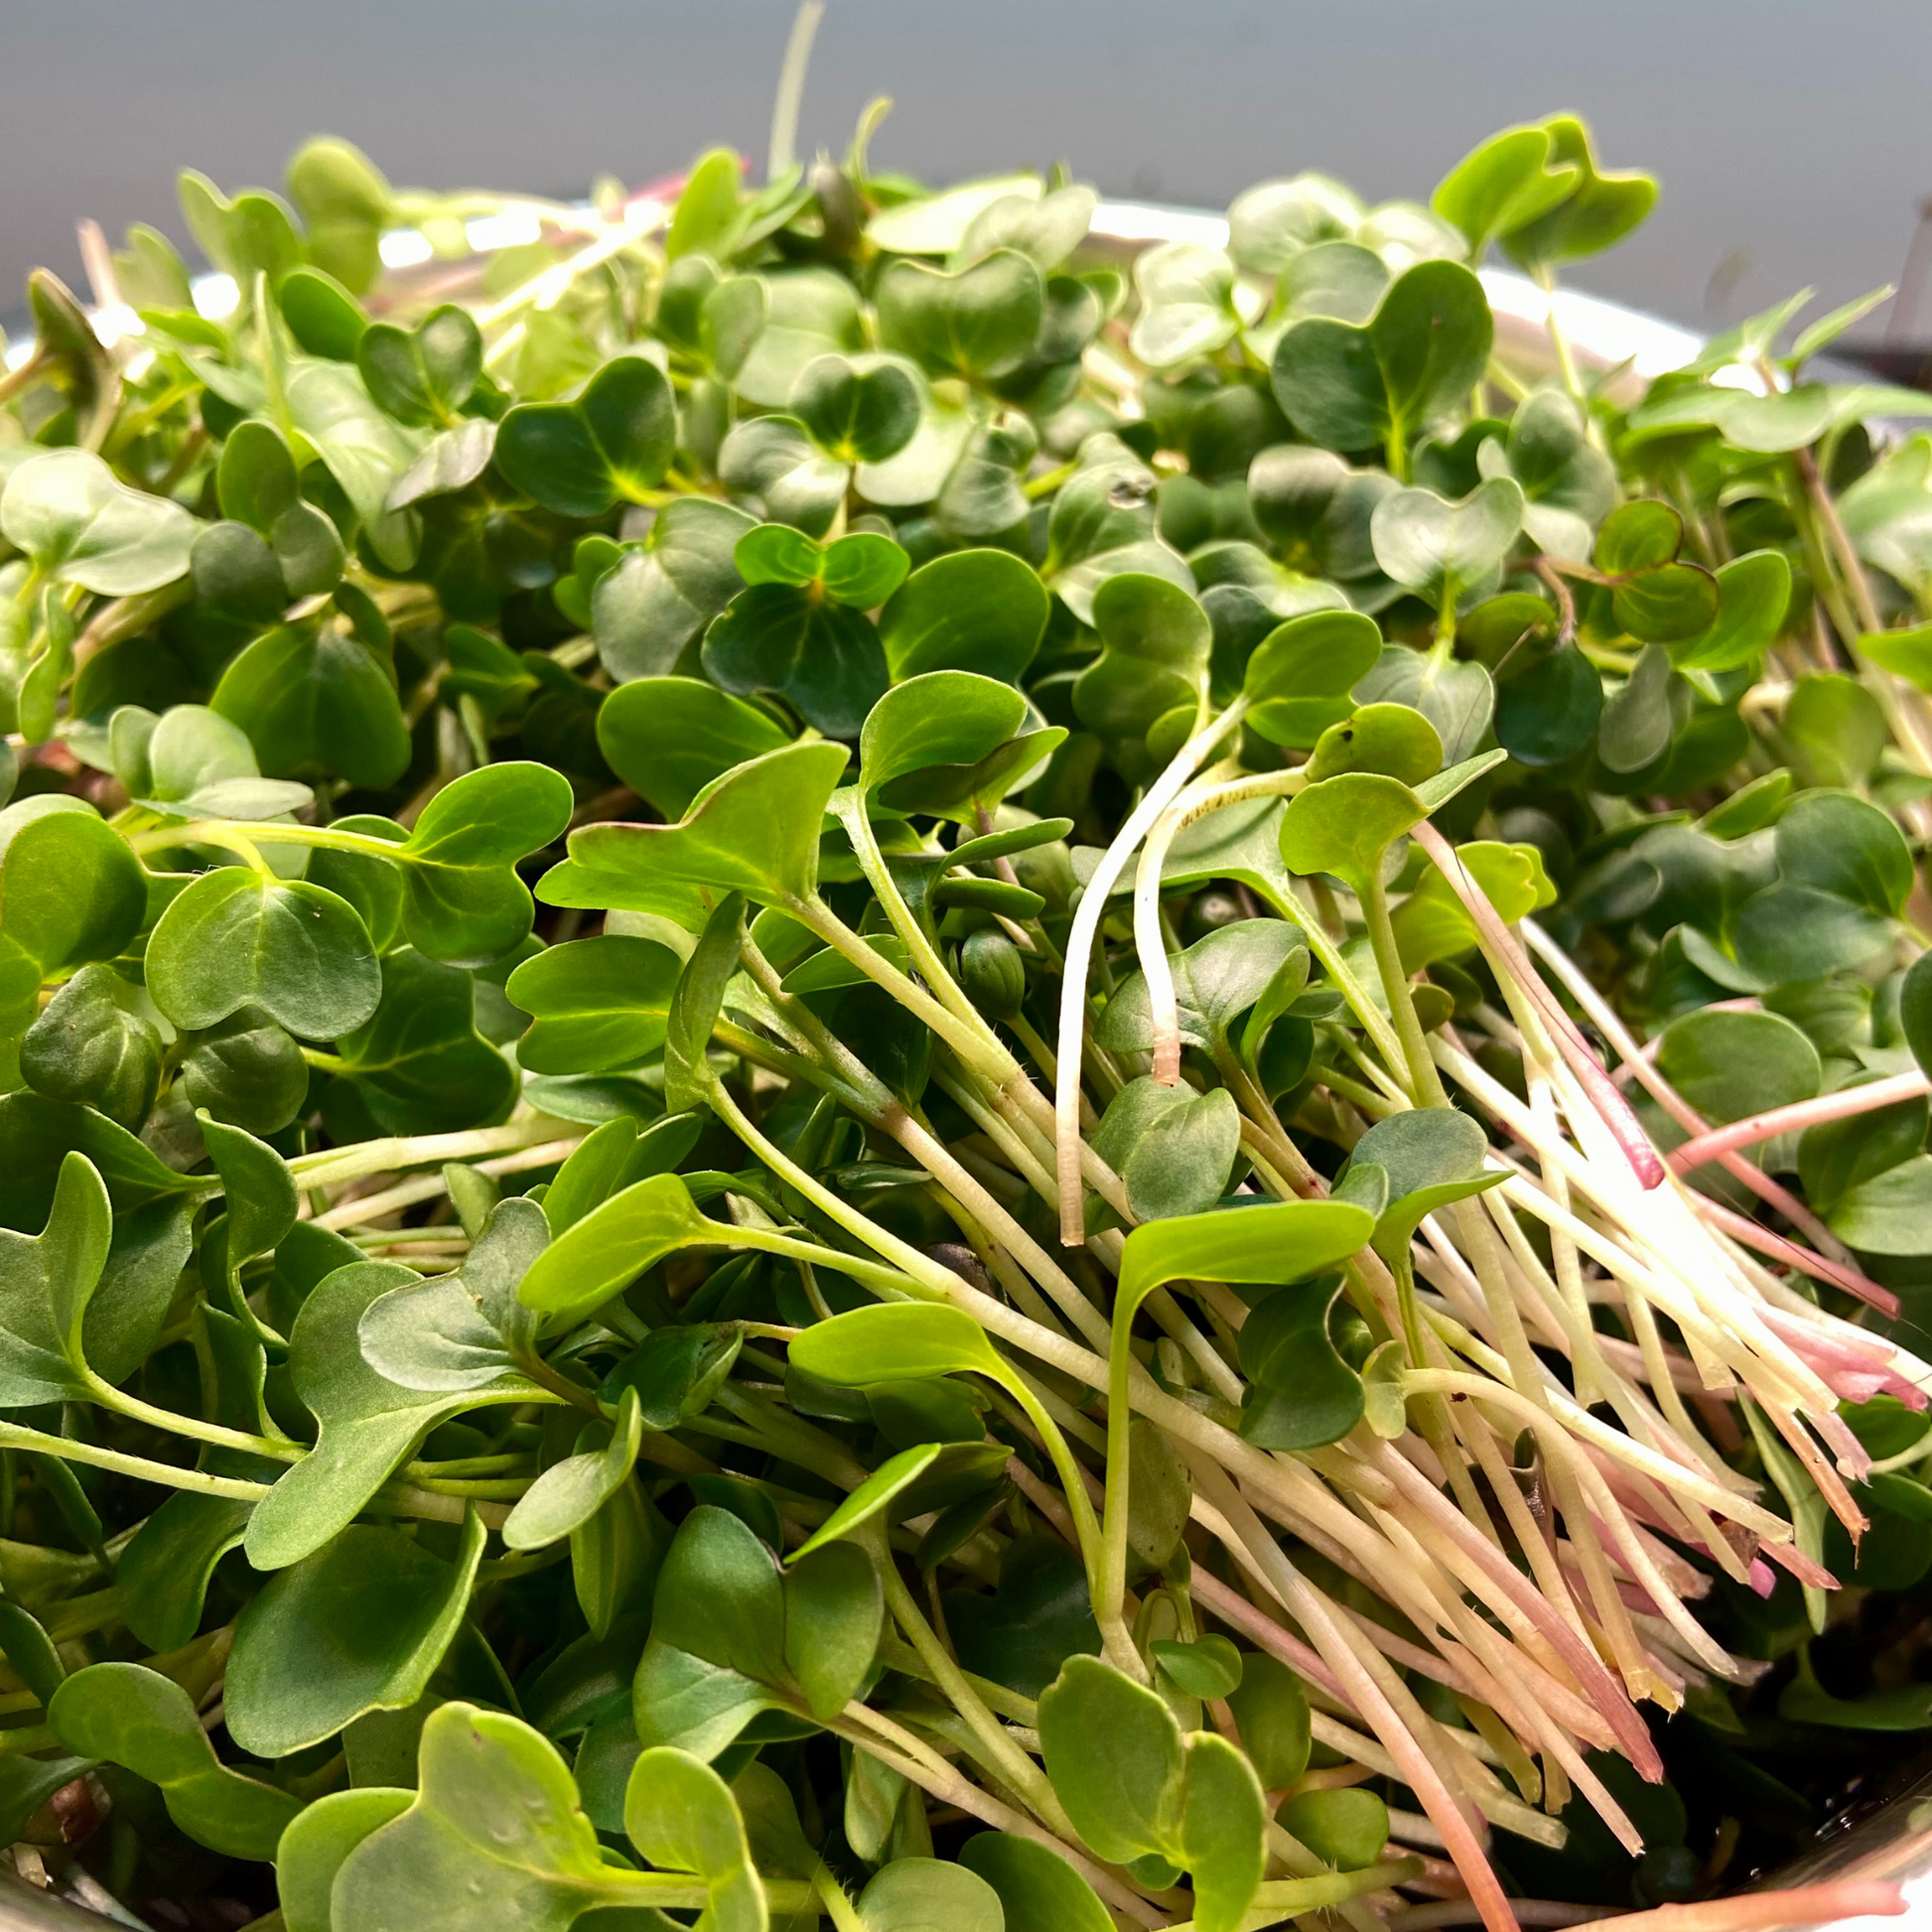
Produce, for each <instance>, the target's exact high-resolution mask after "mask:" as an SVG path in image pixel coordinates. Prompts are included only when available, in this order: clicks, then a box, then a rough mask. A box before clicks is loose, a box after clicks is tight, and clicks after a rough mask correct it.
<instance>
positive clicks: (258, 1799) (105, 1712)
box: [47, 1664, 302, 1860]
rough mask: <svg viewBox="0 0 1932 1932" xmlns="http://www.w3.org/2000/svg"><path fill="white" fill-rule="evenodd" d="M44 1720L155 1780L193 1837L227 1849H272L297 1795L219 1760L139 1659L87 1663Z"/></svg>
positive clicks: (70, 1740) (85, 1747)
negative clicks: (277, 1788)
mask: <svg viewBox="0 0 1932 1932" xmlns="http://www.w3.org/2000/svg"><path fill="white" fill-rule="evenodd" d="M47 1715H48V1721H49V1723H51V1724H52V1725H53V1726H54V1728H55V1729H56V1731H58V1732H59V1733H60V1736H61V1738H62V1740H63V1742H65V1743H66V1744H67V1745H68V1746H69V1748H70V1749H72V1750H76V1751H79V1752H81V1753H82V1754H83V1755H85V1756H87V1757H95V1758H106V1759H108V1760H110V1761H111V1762H113V1763H116V1764H123V1765H125V1766H126V1767H127V1768H128V1769H129V1770H130V1771H132V1772H134V1774H135V1775H136V1776H137V1777H143V1778H146V1779H147V1780H148V1781H149V1783H151V1784H158V1785H159V1786H160V1787H161V1795H162V1799H163V1801H164V1802H165V1803H166V1805H167V1807H168V1815H169V1817H170V1818H172V1819H173V1820H174V1821H175V1823H176V1824H177V1825H178V1826H180V1827H181V1829H182V1830H183V1831H184V1832H186V1833H187V1834H188V1836H189V1837H190V1838H192V1839H194V1840H195V1841H196V1843H197V1844H200V1845H206V1846H207V1848H208V1849H209V1850H210V1851H212V1852H219V1853H221V1854H223V1855H224V1856H225V1857H228V1858H233V1859H256V1860H266V1859H272V1858H273V1857H274V1856H275V1847H276V1843H277V1841H278V1840H279V1839H280V1838H281V1835H282V1831H283V1828H284V1827H285V1826H286V1825H287V1824H288V1823H289V1821H290V1820H291V1819H292V1818H293V1817H294V1816H295V1815H296V1813H297V1812H299V1811H300V1810H301V1809H302V1805H301V1800H300V1799H297V1798H293V1797H291V1796H290V1795H289V1794H288V1793H287V1792H286V1791H278V1790H276V1789H275V1788H274V1786H272V1785H267V1784H261V1783H258V1782H257V1781H256V1780H255V1779H254V1778H250V1777H243V1776H242V1775H241V1773H240V1772H238V1771H230V1770H228V1769H227V1768H226V1767H225V1766H224V1765H223V1764H222V1763H221V1761H220V1760H219V1759H218V1758H217V1757H216V1756H215V1754H214V1746H213V1745H212V1744H211V1743H209V1742H208V1737H207V1732H206V1731H205V1730H204V1729H203V1728H202V1725H201V1721H200V1720H199V1719H198V1718H197V1717H196V1715H195V1705H194V1701H193V1700H192V1699H191V1698H190V1697H189V1695H188V1693H187V1692H186V1691H184V1690H183V1689H182V1688H181V1686H180V1685H179V1684H177V1683H175V1682H174V1681H173V1680H172V1679H170V1678H166V1677H162V1676H161V1675H159V1674H158V1673H157V1672H155V1671H151V1670H146V1669H143V1668H142V1666H141V1665H139V1664H90V1665H89V1666H88V1667H87V1668H86V1669H85V1670H80V1671H76V1672H75V1673H74V1674H73V1675H72V1676H71V1677H69V1679H68V1680H67V1682H66V1683H64V1684H63V1685H62V1686H61V1688H60V1689H59V1690H58V1691H57V1692H55V1694H54V1703H53V1706H52V1708H51V1709H50V1710H49V1712H48V1714H47Z"/></svg>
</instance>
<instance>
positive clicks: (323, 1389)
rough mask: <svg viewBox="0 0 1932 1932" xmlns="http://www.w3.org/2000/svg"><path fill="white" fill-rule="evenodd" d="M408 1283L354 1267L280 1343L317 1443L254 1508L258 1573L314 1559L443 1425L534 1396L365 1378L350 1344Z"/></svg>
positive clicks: (386, 1266) (366, 1368) (383, 1271)
mask: <svg viewBox="0 0 1932 1932" xmlns="http://www.w3.org/2000/svg"><path fill="white" fill-rule="evenodd" d="M417 1279H418V1278H417V1276H416V1274H415V1272H414V1271H413V1270H411V1269H408V1268H404V1267H401V1266H399V1265H398V1264H396V1263H394V1262H358V1263H353V1264H351V1265H350V1266H348V1267H345V1268H339V1269H337V1270H336V1272H335V1273H334V1274H332V1275H330V1276H328V1277H327V1278H326V1279H325V1280H324V1281H323V1282H321V1283H320V1284H319V1285H318V1286H317V1287H316V1288H315V1289H314V1290H312V1291H311V1293H310V1295H309V1298H308V1300H307V1301H305V1302H304V1303H303V1304H302V1311H301V1313H300V1314H299V1315H298V1316H297V1317H296V1321H295V1326H294V1328H293V1330H292V1331H291V1333H290V1336H289V1370H290V1375H291V1378H292V1381H293V1384H294V1389H295V1393H296V1395H297V1396H298V1397H299V1398H300V1400H301V1401H302V1403H303V1404H304V1405H305V1406H306V1407H307V1409H308V1410H309V1412H310V1414H311V1415H313V1416H314V1417H315V1419H316V1422H317V1424H318V1425H319V1430H320V1434H319V1436H318V1439H317V1442H316V1446H315V1448H314V1449H312V1450H310V1452H309V1453H308V1454H307V1455H306V1456H304V1457H303V1459H302V1460H301V1461H300V1462H297V1463H295V1464H294V1465H293V1466H292V1467H291V1468H289V1469H288V1470H287V1472H286V1473H285V1474H283V1475H282V1476H281V1477H279V1478H278V1479H277V1481H276V1483H275V1486H274V1488H272V1489H271V1490H270V1491H269V1493H268V1494H267V1495H266V1496H265V1497H263V1498H262V1500H261V1501H260V1502H259V1503H257V1504H256V1505H255V1513H254V1515H253V1516H252V1517H250V1519H249V1522H248V1532H247V1537H246V1540H245V1548H246V1551H247V1556H248V1561H249V1562H250V1563H252V1564H253V1565H254V1566H255V1568H256V1569H257V1570H283V1569H286V1568H287V1567H288V1566H289V1565H290V1564H292V1563H300V1562H301V1561H302V1559H303V1558H304V1557H306V1556H309V1555H311V1554H313V1553H314V1552H315V1551H317V1550H319V1549H321V1548H322V1547H323V1545H324V1544H326V1543H328V1542H329V1541H330V1540H331V1539H332V1538H334V1537H335V1536H336V1535H337V1534H338V1532H339V1531H341V1530H343V1529H345V1527H346V1526H347V1525H348V1524H349V1523H350V1522H352V1521H353V1520H354V1518H355V1516H356V1515H357V1514H358V1513H359V1512H360V1511H361V1509H362V1507H363V1506H364V1504H366V1503H367V1502H368V1500H369V1498H370V1497H371V1496H373V1495H374V1494H375V1492H376V1490H377V1489H379V1488H380V1487H381V1486H382V1484H383V1482H384V1481H385V1480H387V1478H388V1476H389V1474H390V1472H391V1471H392V1470H393V1469H394V1468H395V1467H396V1465H397V1464H398V1463H399V1462H402V1461H403V1460H405V1459H406V1458H407V1457H408V1456H409V1455H410V1453H411V1452H412V1451H413V1450H414V1449H415V1448H416V1446H417V1445H418V1444H419V1443H420V1442H421V1441H422V1439H423V1438H424V1437H425V1436H426V1435H427V1434H428V1433H429V1431H430V1430H431V1429H432V1428H434V1427H435V1425H436V1424H437V1423H438V1422H440V1421H441V1420H442V1419H443V1418H444V1417H445V1416H446V1415H449V1414H451V1413H452V1412H454V1411H455V1410H457V1409H469V1408H478V1407H482V1406H483V1405H485V1404H487V1403H493V1402H527V1401H529V1400H530V1399H531V1398H532V1397H533V1396H534V1395H536V1394H537V1390H536V1389H535V1387H534V1386H533V1385H532V1384H531V1383H528V1382H526V1381H524V1380H523V1378H522V1377H520V1376H514V1375H504V1376H499V1377H497V1378H496V1379H495V1380H494V1381H492V1382H489V1383H486V1384H484V1385H483V1386H482V1387H471V1388H469V1389H467V1390H464V1391H460V1392H458V1393H455V1394H451V1393H448V1392H437V1391H430V1390H423V1389H410V1388H405V1387H403V1386H402V1385H401V1384H399V1383H396V1382H392V1381H391V1380H389V1378H388V1377H387V1376H385V1375H383V1374H381V1373H380V1372H379V1371H378V1370H376V1369H374V1368H372V1367H371V1366H370V1365H369V1364H368V1362H367V1361H365V1360H364V1359H363V1356H362V1351H361V1348H360V1345H359V1342H358V1337H357V1330H358V1327H359V1324H360V1322H361V1318H362V1315H363V1312H364V1311H365V1310H367V1309H368V1308H369V1307H370V1305H371V1304H372V1303H374V1302H375V1301H376V1300H377V1298H378V1297H380V1296H382V1295H384V1294H386V1293H388V1292H389V1291H390V1290H392V1289H394V1288H397V1287H402V1286H407V1285H409V1284H412V1283H414V1282H415V1281H416V1280H417Z"/></svg>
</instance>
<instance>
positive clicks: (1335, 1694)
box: [1187, 1569, 1361, 1723]
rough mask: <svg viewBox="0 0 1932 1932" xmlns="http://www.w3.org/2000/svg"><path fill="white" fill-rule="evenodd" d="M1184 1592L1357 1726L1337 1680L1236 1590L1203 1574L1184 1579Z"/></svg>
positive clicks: (1296, 1639)
mask: <svg viewBox="0 0 1932 1932" xmlns="http://www.w3.org/2000/svg"><path fill="white" fill-rule="evenodd" d="M1187 1588H1188V1591H1189V1593H1190V1594H1191V1595H1193V1596H1195V1597H1197V1598H1198V1599H1199V1600H1200V1601H1201V1602H1203V1603H1205V1604H1206V1605H1207V1607H1208V1608H1209V1609H1210V1610H1212V1611H1213V1612H1214V1614H1215V1615H1216V1616H1218V1617H1219V1618H1220V1619H1221V1621H1222V1622H1223V1623H1231V1624H1233V1625H1234V1627H1235V1628H1236V1629H1237V1630H1245V1631H1246V1632H1247V1633H1248V1635H1249V1636H1251V1637H1252V1638H1254V1640H1255V1642H1256V1643H1258V1644H1260V1645H1261V1647H1262V1649H1264V1650H1272V1651H1273V1652H1274V1653H1275V1655H1276V1656H1277V1657H1279V1658H1280V1659H1281V1661H1282V1662H1283V1663H1285V1664H1286V1665H1287V1666H1288V1667H1289V1669H1290V1670H1292V1671H1294V1672H1295V1673H1296V1674H1297V1675H1298V1676H1301V1677H1306V1678H1307V1679H1308V1680H1309V1682H1310V1683H1311V1684H1319V1685H1320V1686H1321V1688H1322V1689H1323V1690H1324V1691H1326V1692H1327V1693H1328V1695H1329V1696H1330V1697H1331V1698H1333V1699H1334V1700H1335V1702H1336V1703H1337V1704H1340V1705H1343V1706H1345V1707H1346V1708H1347V1710H1348V1712H1349V1713H1350V1715H1351V1716H1352V1717H1354V1719H1355V1720H1356V1722H1357V1723H1359V1722H1360V1721H1361V1713H1360V1712H1359V1711H1357V1710H1356V1709H1355V1700H1354V1699H1353V1698H1351V1697H1350V1696H1349V1695H1348V1693H1347V1692H1346V1691H1345V1690H1343V1689H1342V1686H1341V1679H1340V1678H1338V1677H1337V1676H1336V1675H1335V1674H1334V1672H1333V1671H1331V1670H1330V1669H1329V1668H1328V1666H1327V1665H1326V1664H1324V1663H1323V1662H1322V1661H1321V1658H1320V1655H1319V1653H1318V1652H1316V1651H1313V1650H1311V1649H1310V1648H1309V1646H1308V1645H1307V1644H1305V1643H1304V1642H1302V1640H1301V1639H1300V1638H1299V1637H1296V1636H1293V1635H1291V1634H1290V1633H1289V1632H1288V1631H1286V1630H1284V1629H1283V1628H1282V1626H1281V1625H1280V1624H1279V1623H1277V1622H1276V1621H1275V1619H1274V1618H1273V1617H1272V1616H1270V1615H1269V1614H1268V1612H1267V1611H1266V1610H1260V1609H1257V1608H1256V1607H1255V1606H1254V1604H1252V1603H1250V1602H1249V1601H1248V1599H1247V1598H1246V1597H1245V1596H1243V1595H1242V1594H1241V1593H1240V1591H1239V1590H1234V1589H1230V1588H1229V1587H1227V1585H1226V1584H1224V1583H1222V1582H1221V1581H1220V1580H1219V1579H1218V1578H1216V1577H1210V1576H1209V1575H1208V1574H1207V1572H1206V1571H1205V1570H1201V1569H1196V1570H1195V1571H1194V1573H1193V1575H1192V1576H1191V1577H1190V1578H1189V1579H1188V1582H1187Z"/></svg>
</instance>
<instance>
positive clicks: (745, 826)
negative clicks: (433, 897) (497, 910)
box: [543, 744, 846, 929]
mask: <svg viewBox="0 0 1932 1932" xmlns="http://www.w3.org/2000/svg"><path fill="white" fill-rule="evenodd" d="M845 761H846V753H845V748H844V747H843V746H842V745H825V744H816V745H793V746H787V747H786V748H784V749H783V750H781V751H776V752H767V753H766V754H764V755H763V756H762V757H760V758H756V759H749V760H748V761H747V762H745V763H743V764H739V765H734V766H733V767H732V769H731V770H729V771H727V772H725V773H724V774H723V775H722V776H720V777H718V778H715V779H713V780H712V782H711V783H710V784H708V785H706V786H705V787H704V789H703V790H702V791H700V792H699V793H698V794H697V796H696V797H695V798H693V799H692V801H691V804H690V807H689V809H688V810H687V811H686V813H685V815H684V817H683V818H682V819H680V820H679V821H678V822H677V823H676V824H675V825H589V826H585V827H584V828H583V829H581V830H580V831H577V832H574V833H573V834H572V835H571V841H570V857H569V858H568V859H567V860H566V861H565V862H564V863H563V864H562V865H560V866H557V867H554V868H552V870H551V871H550V872H548V873H546V874H545V875H544V878H543V897H544V900H545V902H546V903H547V904H551V905H596V906H615V907H623V908H628V909H631V910H634V911H640V912H664V913H667V914H668V915H669V916H671V917H673V918H679V917H680V915H682V919H683V920H690V919H691V913H692V909H693V907H694V906H699V907H700V908H701V900H700V895H701V894H702V893H706V892H709V893H713V894H716V895H717V896H719V897H722V896H723V895H724V894H726V893H730V892H742V893H744V894H745V895H746V897H749V898H752V899H755V900H757V901H758V903H759V904H760V905H774V904H783V903H786V902H793V901H803V900H806V899H809V898H810V897H811V896H812V894H813V892H814V890H815V889H816V886H817V883H818V836H819V827H820V825H821V823H822V822H823V820H824V816H825V807H826V804H827V802H828V801H829V800H830V798H831V796H832V792H833V789H834V788H835V787H836V785H837V784H838V782H839V780H840V778H841V777H843V776H844V773H845ZM702 919H703V911H702V909H699V911H698V915H697V919H696V920H695V921H693V923H692V929H695V926H696V924H698V923H702Z"/></svg>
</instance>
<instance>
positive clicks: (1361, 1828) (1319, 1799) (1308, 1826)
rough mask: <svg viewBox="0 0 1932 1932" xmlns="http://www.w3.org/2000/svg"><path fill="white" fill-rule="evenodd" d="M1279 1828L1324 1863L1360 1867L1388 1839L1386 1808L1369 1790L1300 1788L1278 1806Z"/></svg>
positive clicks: (1370, 1860) (1374, 1857)
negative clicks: (1297, 1839)
mask: <svg viewBox="0 0 1932 1932" xmlns="http://www.w3.org/2000/svg"><path fill="white" fill-rule="evenodd" d="M1281 1822H1282V1826H1283V1828H1284V1829H1285V1830H1286V1831H1288V1832H1289V1833H1291V1834H1292V1835H1293V1836H1294V1837H1296V1838H1299V1839H1300V1840H1301V1841H1302V1843H1303V1844H1304V1845H1306V1846H1307V1847H1308V1848H1309V1850H1310V1851H1311V1852H1312V1853H1313V1854H1314V1856H1315V1857H1316V1858H1317V1859H1319V1860H1320V1861H1321V1862H1322V1863H1324V1864H1329V1865H1332V1866H1333V1867H1334V1868H1335V1869H1336V1870H1337V1871H1360V1870H1361V1869H1362V1868H1363V1867H1364V1866H1366V1865H1371V1864H1373V1863H1375V1862H1376V1860H1377V1859H1379V1858H1380V1857H1381V1856H1382V1848H1383V1847H1384V1846H1385V1845H1387V1844H1388V1842H1389V1808H1388V1806H1387V1805H1385V1804H1384V1803H1383V1802H1382V1800H1381V1799H1380V1798H1378V1797H1377V1796H1376V1795H1375V1793H1374V1792H1372V1791H1349V1790H1340V1791H1304V1792H1301V1793H1299V1794H1298V1795H1297V1796H1295V1797H1293V1798H1291V1799H1290V1800H1289V1801H1288V1803H1287V1804H1285V1805H1284V1806H1283V1807H1282V1810H1281Z"/></svg>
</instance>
